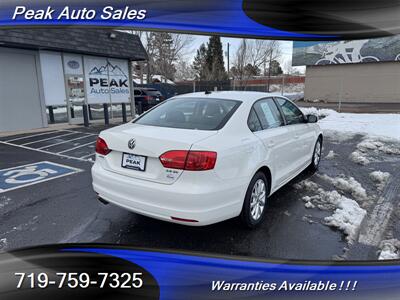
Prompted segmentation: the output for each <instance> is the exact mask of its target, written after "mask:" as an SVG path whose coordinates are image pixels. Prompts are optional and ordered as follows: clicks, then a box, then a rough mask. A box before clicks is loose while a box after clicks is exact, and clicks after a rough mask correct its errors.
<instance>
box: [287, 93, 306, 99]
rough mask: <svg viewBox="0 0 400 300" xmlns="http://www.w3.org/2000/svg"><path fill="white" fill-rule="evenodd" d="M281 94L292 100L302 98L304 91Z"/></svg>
mask: <svg viewBox="0 0 400 300" xmlns="http://www.w3.org/2000/svg"><path fill="white" fill-rule="evenodd" d="M283 96H285V97H286V98H288V99H290V100H292V101H298V100H301V99H303V98H304V93H303V92H295V93H283Z"/></svg>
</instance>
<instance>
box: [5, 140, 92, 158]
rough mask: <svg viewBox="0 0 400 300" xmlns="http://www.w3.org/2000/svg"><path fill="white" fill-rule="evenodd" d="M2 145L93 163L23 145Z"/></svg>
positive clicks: (6, 143)
mask: <svg viewBox="0 0 400 300" xmlns="http://www.w3.org/2000/svg"><path fill="white" fill-rule="evenodd" d="M0 144H4V145H7V146H12V147H18V148H22V149H25V150H31V151H36V152H40V153H45V154H50V155H55V156H58V157H64V158H69V159H75V160H79V161H84V162H91V163H92V161H91V160H88V159H80V158H79V157H73V156H70V155H65V154H58V153H54V152H50V151H46V150H43V149H35V148H31V147H28V146H22V145H18V144H13V143H8V142H3V141H0Z"/></svg>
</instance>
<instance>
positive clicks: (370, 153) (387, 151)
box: [350, 137, 400, 165]
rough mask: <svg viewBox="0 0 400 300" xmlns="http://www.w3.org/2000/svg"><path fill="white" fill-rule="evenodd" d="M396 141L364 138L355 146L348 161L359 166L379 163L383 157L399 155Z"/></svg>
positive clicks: (382, 138) (399, 150)
mask: <svg viewBox="0 0 400 300" xmlns="http://www.w3.org/2000/svg"><path fill="white" fill-rule="evenodd" d="M399 154H400V148H399V146H398V141H397V140H394V139H390V138H387V137H366V138H364V139H363V140H362V141H361V142H360V143H358V144H357V146H356V150H355V151H354V152H352V153H351V154H350V159H351V160H352V161H353V162H355V163H357V164H360V165H367V164H369V163H370V162H372V161H379V160H380V159H381V158H383V155H387V156H388V155H399Z"/></svg>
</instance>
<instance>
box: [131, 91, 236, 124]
mask: <svg viewBox="0 0 400 300" xmlns="http://www.w3.org/2000/svg"><path fill="white" fill-rule="evenodd" d="M240 103H241V102H240V101H235V100H224V99H209V98H177V99H171V100H168V101H165V102H163V103H162V104H160V105H159V106H157V107H155V108H154V109H152V110H150V111H149V112H147V113H146V114H144V115H143V116H141V117H139V119H136V120H135V121H134V123H136V124H141V125H150V126H159V127H171V128H183V129H198V130H218V129H221V128H222V127H223V126H224V125H225V124H226V122H228V120H229V119H230V117H231V116H232V115H233V113H234V112H235V111H236V109H237V108H238V107H239V105H240Z"/></svg>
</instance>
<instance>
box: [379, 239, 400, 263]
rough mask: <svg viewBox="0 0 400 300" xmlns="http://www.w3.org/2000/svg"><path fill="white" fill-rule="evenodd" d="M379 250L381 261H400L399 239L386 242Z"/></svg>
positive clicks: (382, 243)
mask: <svg viewBox="0 0 400 300" xmlns="http://www.w3.org/2000/svg"><path fill="white" fill-rule="evenodd" d="M379 248H380V249H381V250H380V253H379V258H378V259H379V260H385V259H399V258H400V251H399V250H400V241H399V240H397V239H391V240H384V241H382V242H381V244H380V246H379Z"/></svg>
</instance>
